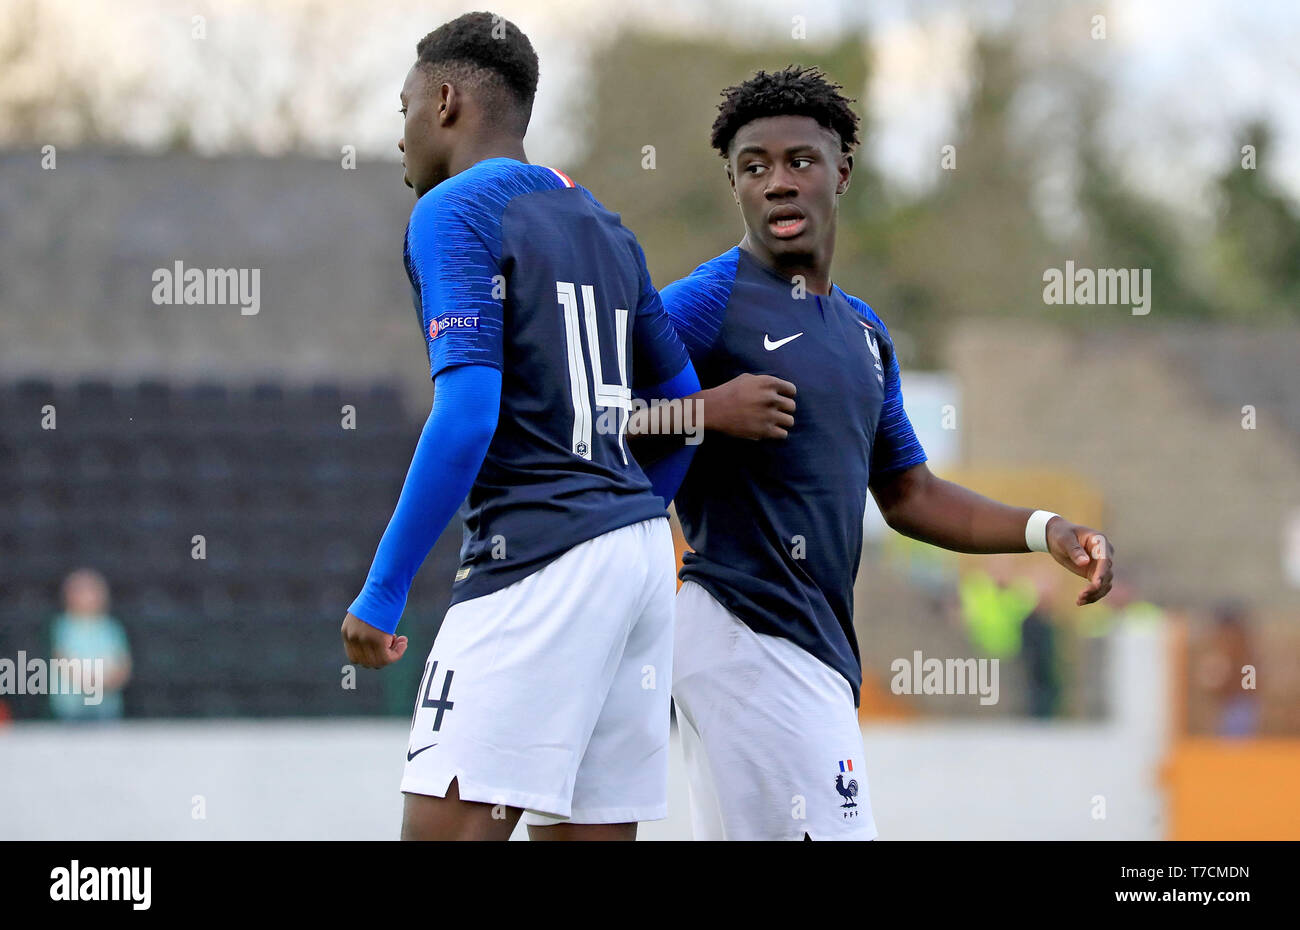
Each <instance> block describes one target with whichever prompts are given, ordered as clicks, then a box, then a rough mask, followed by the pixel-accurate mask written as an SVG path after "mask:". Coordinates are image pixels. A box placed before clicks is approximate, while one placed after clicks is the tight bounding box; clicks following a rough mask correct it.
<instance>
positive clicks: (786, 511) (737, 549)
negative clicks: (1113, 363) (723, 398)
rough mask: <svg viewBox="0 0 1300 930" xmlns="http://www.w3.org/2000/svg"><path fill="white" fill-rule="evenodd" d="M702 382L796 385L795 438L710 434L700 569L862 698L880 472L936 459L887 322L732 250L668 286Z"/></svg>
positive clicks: (757, 624)
mask: <svg viewBox="0 0 1300 930" xmlns="http://www.w3.org/2000/svg"><path fill="white" fill-rule="evenodd" d="M662 296H663V302H664V306H665V308H666V309H667V311H668V314H669V316H670V317H671V319H672V321H673V324H674V326H675V327H676V329H677V332H678V334H679V335H680V336H681V337H682V340H683V341H684V342H685V343H686V347H687V349H688V351H689V352H690V356H691V361H692V362H693V363H694V364H695V370H696V373H697V374H698V375H699V379H700V384H701V385H702V386H703V387H705V388H709V387H715V386H717V385H719V384H722V383H724V382H726V381H729V380H731V379H732V378H734V377H736V376H737V375H741V374H744V373H746V372H752V373H754V374H770V375H775V376H776V377H778V378H783V379H785V380H786V381H790V382H792V383H793V384H794V385H795V388H796V389H797V392H798V393H797V395H796V397H795V405H796V410H795V415H794V427H793V428H792V429H791V430H790V431H789V436H787V437H786V438H785V439H774V440H759V441H753V440H747V439H735V438H732V437H730V436H724V435H721V434H718V433H709V434H708V436H707V437H706V439H705V441H704V442H703V443H701V444H700V446H699V448H698V449H697V450H696V453H695V461H694V463H693V464H692V465H691V469H690V471H689V472H688V473H687V475H686V480H685V482H684V483H683V484H682V488H681V490H680V491H678V493H677V498H676V502H677V515H678V517H679V518H680V520H681V523H682V529H683V530H684V532H685V534H686V541H687V542H688V543H689V544H690V546H691V549H692V550H693V551H690V552H687V553H686V556H685V558H684V564H683V567H682V571H681V577H682V579H683V580H689V581H694V582H696V583H697V584H699V585H701V586H702V587H704V588H705V589H706V590H708V591H709V593H710V594H712V595H713V596H714V597H715V598H716V599H717V600H718V601H719V602H720V603H721V604H722V605H723V606H725V607H726V608H727V609H728V610H730V611H731V612H732V613H733V614H735V615H736V617H738V618H739V619H740V620H741V621H743V622H744V623H746V624H747V625H748V626H750V627H751V628H752V629H754V630H755V631H757V632H759V633H766V634H770V635H774V636H781V637H784V638H786V639H789V640H791V641H793V642H794V643H796V644H797V645H798V646H800V647H801V648H803V649H805V650H807V651H808V652H809V653H811V654H812V655H814V656H816V657H817V658H819V659H821V660H822V661H823V662H825V663H826V664H827V665H829V666H830V667H832V668H834V669H835V670H836V671H838V672H840V673H841V674H842V675H843V676H844V677H845V678H846V679H848V682H849V684H850V686H851V687H852V688H853V697H854V701H855V702H856V701H857V700H858V694H859V688H860V685H861V681H862V668H861V662H860V658H859V653H858V643H857V638H856V636H855V635H854V631H853V583H854V580H855V579H856V578H857V573H858V561H859V559H860V557H861V550H862V520H863V514H864V511H865V507H866V499H867V494H868V487H867V485H868V482H869V480H870V479H871V477H872V476H873V475H880V474H884V473H887V472H889V471H893V470H896V469H900V468H909V467H911V466H913V465H916V464H918V463H920V462H923V461H925V452H924V451H923V450H922V448H921V444H920V442H919V441H918V440H917V438H916V433H915V432H914V431H913V429H912V424H911V423H910V422H909V421H908V418H907V414H906V413H904V411H903V395H902V390H901V387H900V381H899V378H900V376H899V368H898V359H897V356H896V354H895V352H894V346H893V342H892V341H891V340H890V338H889V331H888V330H887V329H886V328H885V324H884V323H883V322H882V321H881V319H880V318H879V317H878V316H876V314H875V313H874V312H873V311H872V309H871V308H870V307H868V306H867V305H866V304H865V303H863V302H862V301H861V300H858V299H857V298H856V297H851V296H849V295H848V294H846V293H844V292H843V291H842V290H840V289H839V288H838V287H832V288H831V294H830V295H829V296H826V297H822V296H819V295H816V294H804V295H803V296H797V295H796V292H795V288H794V286H793V285H792V284H791V282H790V281H788V280H787V279H785V278H783V277H781V276H780V275H779V274H777V272H775V271H774V270H772V269H770V268H768V267H767V266H766V265H763V264H762V263H761V262H759V261H758V260H757V259H756V258H754V257H753V256H752V255H751V254H750V253H749V252H747V251H745V250H744V249H741V248H739V247H737V248H733V249H731V250H729V251H727V252H725V253H723V254H722V255H720V256H718V257H717V258H715V259H713V260H712V261H709V262H706V263H705V264H703V265H701V266H700V267H699V268H697V269H695V271H694V272H693V273H691V274H690V275H689V276H687V277H685V278H683V279H681V280H680V281H676V282H674V283H672V284H670V285H668V286H667V287H666V288H664V289H663V291H662Z"/></svg>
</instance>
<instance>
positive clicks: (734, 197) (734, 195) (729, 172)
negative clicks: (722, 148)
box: [723, 159, 740, 206]
mask: <svg viewBox="0 0 1300 930" xmlns="http://www.w3.org/2000/svg"><path fill="white" fill-rule="evenodd" d="M723 167H724V168H726V170H727V183H728V184H730V185H731V199H732V200H734V201H736V206H740V195H739V194H737V193H736V175H735V173H734V172H733V171H732V170H731V159H727V163H726V165H724V166H723Z"/></svg>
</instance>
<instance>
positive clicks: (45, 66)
mask: <svg viewBox="0 0 1300 930" xmlns="http://www.w3.org/2000/svg"><path fill="white" fill-rule="evenodd" d="M19 2H20V0H6V8H7V10H13V9H14V8H15V6H14V4H16V3H19ZM484 5H487V6H490V7H491V8H492V9H493V10H494V11H496V12H500V13H501V14H503V15H505V16H507V17H509V18H511V19H513V20H514V21H515V22H516V23H518V24H519V25H520V26H521V28H523V29H524V31H525V32H527V33H528V35H529V36H530V38H531V39H532V40H533V42H534V44H535V45H536V47H537V50H538V54H539V56H540V58H541V62H542V84H541V88H540V90H539V95H538V102H537V109H536V114H535V117H534V120H533V125H532V130H531V131H530V133H529V138H528V145H529V151H530V153H531V154H532V156H533V157H534V158H536V159H538V160H543V161H550V162H554V163H557V164H563V163H565V162H568V161H571V160H572V159H574V158H575V157H576V156H577V155H578V154H579V153H580V151H581V148H582V145H583V141H582V134H583V131H584V125H585V124H584V121H583V118H582V115H583V106H584V102H585V100H586V89H585V83H586V74H587V72H586V63H587V61H588V59H589V56H590V55H591V54H592V50H593V49H595V48H597V47H599V45H600V43H602V42H604V41H606V40H608V39H609V38H610V37H611V36H612V35H613V34H614V33H615V32H616V31H617V29H619V28H620V27H625V26H628V25H631V26H633V27H634V28H638V29H645V30H651V31H663V32H672V33H679V34H686V35H692V36H696V37H698V36H702V35H704V36H712V37H716V38H717V39H720V40H723V41H728V42H735V43H741V44H750V43H764V44H767V43H771V42H788V43H789V45H790V48H791V55H790V56H789V57H790V59H791V60H795V59H797V57H798V50H799V48H801V47H803V46H802V45H801V44H800V42H801V41H802V42H803V43H807V44H820V43H823V42H827V41H832V40H833V39H834V38H835V37H836V36H838V35H839V34H840V33H841V32H842V31H843V30H844V29H846V28H848V27H851V26H854V25H856V24H862V23H863V22H864V21H865V24H866V25H868V26H869V27H870V36H871V42H872V44H873V45H874V51H875V62H876V74H875V81H874V83H873V85H872V87H871V92H870V97H869V100H870V104H871V109H872V117H873V123H872V126H871V135H870V137H869V140H868V153H869V155H870V157H872V158H873V159H874V160H875V161H876V162H877V163H878V164H879V166H880V168H881V170H882V171H883V172H884V173H885V175H886V177H887V179H888V180H889V181H890V183H891V184H892V185H894V187H895V188H897V189H898V190H900V191H904V192H911V191H916V190H920V189H924V187H925V186H926V185H928V184H930V183H933V181H934V180H935V179H936V178H937V177H938V150H939V148H940V146H942V145H944V144H946V143H947V142H950V141H954V138H953V136H954V125H953V121H954V117H955V114H956V113H957V112H958V110H959V108H960V106H961V104H962V102H963V100H964V99H965V96H966V94H967V93H968V92H969V90H970V86H969V84H970V82H969V52H970V47H971V42H972V38H973V36H974V35H975V33H976V31H977V30H978V29H980V28H986V27H990V26H993V27H996V26H1012V27H1015V28H1014V31H1015V32H1016V34H1017V35H1018V36H1019V39H1020V42H1021V45H1022V50H1023V52H1024V54H1025V55H1026V58H1027V60H1028V61H1029V63H1030V65H1031V66H1032V67H1035V68H1040V69H1043V68H1045V69H1050V68H1052V67H1053V66H1054V61H1055V60H1066V59H1068V60H1070V61H1071V62H1073V63H1075V64H1077V65H1079V66H1081V67H1084V68H1087V69H1090V70H1091V71H1093V72H1094V73H1096V74H1097V75H1098V76H1100V77H1101V78H1103V79H1104V80H1105V81H1106V82H1107V83H1108V85H1109V91H1110V98H1111V99H1110V106H1109V107H1108V109H1107V111H1106V116H1105V122H1104V130H1105V131H1104V143H1105V144H1106V146H1107V147H1108V148H1109V149H1110V150H1111V151H1112V152H1113V153H1114V154H1116V155H1117V156H1119V157H1120V160H1121V163H1122V164H1123V166H1124V168H1125V170H1127V171H1129V172H1131V173H1132V176H1133V178H1134V180H1135V181H1136V182H1137V183H1140V184H1141V185H1143V187H1144V189H1149V190H1150V191H1151V192H1152V193H1154V194H1156V195H1158V196H1161V197H1163V198H1164V199H1166V200H1170V201H1176V202H1180V203H1187V204H1189V205H1191V206H1193V207H1196V206H1198V205H1200V206H1202V207H1203V206H1204V204H1202V203H1201V202H1200V201H1199V199H1198V198H1199V197H1200V195H1201V193H1202V192H1203V185H1204V181H1205V179H1206V178H1207V177H1209V176H1210V175H1212V174H1213V173H1215V172H1218V171H1220V170H1222V169H1223V167H1224V165H1225V160H1226V159H1230V158H1231V159H1233V160H1234V161H1235V157H1234V156H1233V155H1232V153H1234V152H1235V151H1236V144H1235V136H1234V135H1233V132H1234V130H1235V129H1237V128H1238V127H1239V126H1240V125H1242V124H1243V123H1244V122H1245V121H1246V120H1247V119H1248V118H1249V117H1251V116H1254V115H1262V116H1266V117H1268V118H1269V119H1270V120H1271V122H1272V123H1273V124H1274V125H1275V127H1276V129H1277V130H1278V133H1279V135H1278V139H1277V140H1276V141H1277V145H1276V151H1275V153H1274V157H1273V159H1272V161H1273V163H1272V164H1264V165H1261V166H1260V167H1261V168H1262V169H1264V170H1267V171H1269V172H1270V174H1271V175H1272V176H1273V177H1275V178H1277V179H1278V180H1279V181H1280V182H1282V183H1283V184H1284V185H1286V187H1287V188H1288V189H1289V190H1290V191H1291V192H1292V193H1293V195H1295V196H1296V197H1297V198H1298V199H1300V157H1297V150H1298V147H1300V105H1297V101H1300V3H1294V2H1290V0H1274V2H1258V0H1252V2H1250V3H1242V2H1234V0H1190V2H1179V0H1128V2H1123V0H1120V2H1112V3H1077V2H1064V0H1063V2H1059V3H1051V2H1044V0H1028V2H1025V3H1020V4H1017V3H1013V2H1010V0H984V2H966V0H921V2H905V0H886V2H870V3H868V2H866V0H851V2H850V0H817V2H812V0H805V2H788V0H787V2H782V0H745V2H739V0H712V2H708V0H653V2H647V3H640V2H624V0H494V2H492V3H490V4H486V3H485V2H481V0H480V2H470V3H456V2H438V0H419V2H415V0H368V2H366V3H364V4H361V3H354V2H349V0H196V2H192V3H179V2H176V0H40V4H39V7H40V10H41V13H40V16H41V26H40V28H39V29H35V30H33V28H32V25H31V23H30V22H29V21H28V17H27V16H15V15H13V14H12V13H11V12H7V13H4V14H0V48H4V47H6V46H7V45H9V44H10V43H12V42H13V41H14V40H15V38H16V35H15V30H20V31H21V32H20V34H21V35H23V36H26V37H28V38H30V39H31V40H32V41H34V42H35V43H37V45H36V47H35V49H34V50H33V51H32V52H31V53H30V54H28V55H26V56H24V57H23V58H22V59H21V60H20V61H19V63H18V65H17V66H10V67H9V68H8V70H7V71H6V73H4V74H3V75H0V78H2V79H0V104H7V103H10V102H12V101H14V100H21V99H32V98H33V95H35V97H36V98H38V99H45V97H44V96H41V95H42V94H45V95H48V93H49V90H48V89H49V88H51V87H54V86H57V87H66V86H68V85H69V84H76V85H77V86H81V87H85V88H87V89H88V90H87V93H88V94H89V97H90V100H91V102H92V105H93V106H94V107H95V108H96V110H97V112H100V113H101V114H102V115H103V118H104V119H105V120H106V122H107V123H108V124H109V125H110V126H111V128H112V130H113V132H114V134H118V135H120V136H122V137H124V138H125V139H127V140H128V141H129V142H130V143H132V144H135V145H139V146H142V147H145V148H156V147H160V146H162V145H164V144H165V143H166V141H167V134H168V133H169V132H170V129H169V127H171V126H174V125H175V124H176V122H177V121H178V120H180V121H184V122H186V123H188V124H189V126H190V129H191V133H192V144H193V145H194V146H195V147H196V148H197V149H199V150H200V151H203V152H212V153H215V152H221V151H226V150H229V149H230V148H232V147H238V148H244V149H247V148H249V147H252V148H254V149H255V150H258V151H262V152H264V153H267V154H274V153H277V152H280V151H284V150H285V149H286V148H292V147H300V146H301V145H303V144H305V145H307V146H308V147H312V148H314V150H316V151H319V152H322V153H324V152H330V151H337V148H338V146H341V145H343V144H353V145H356V146H357V147H358V149H359V150H360V151H361V152H362V154H363V155H369V156H380V157H385V158H392V159H394V160H396V158H397V151H396V147H395V143H396V140H397V137H398V134H399V132H400V125H401V123H400V117H399V115H398V113H397V91H398V89H399V88H400V85H401V81H402V78H403V77H404V75H405V71H406V69H407V67H408V66H409V64H410V62H411V60H412V59H413V53H414V43H415V41H416V40H417V39H418V38H419V37H420V36H421V35H423V34H424V32H426V31H428V30H429V29H431V28H433V27H434V26H436V25H437V24H438V23H439V22H442V21H445V20H446V19H450V18H452V17H453V16H455V15H458V14H459V13H461V12H464V11H465V10H469V9H476V8H481V7H483V6H484ZM1098 13H1100V14H1103V15H1105V16H1106V38H1105V39H1104V40H1097V39H1094V38H1093V37H1092V34H1091V33H1092V30H1093V24H1092V16H1093V15H1095V14H1098ZM194 15H201V16H203V17H204V25H205V27H206V36H205V38H203V39H195V38H193V36H192V31H193V28H194V25H193V20H192V17H193V16H194ZM795 17H803V21H802V22H803V27H804V29H805V30H806V35H807V38H806V39H803V40H795V39H793V38H791V30H792V28H793V26H794V23H795ZM1036 56H1037V57H1038V58H1039V60H1035V57H1036ZM1044 56H1048V57H1047V58H1046V60H1042V59H1043V57H1044ZM785 63H786V62H785V61H781V62H773V64H774V65H776V66H779V65H783V64H785ZM671 66H672V63H671V62H666V63H665V67H671ZM340 86H345V87H346V86H354V87H357V88H359V90H360V92H361V93H362V94H363V96H362V98H361V99H360V104H361V106H360V107H359V109H358V110H357V111H356V112H357V115H356V117H355V118H348V119H346V120H344V121H340V119H339V105H338V99H337V96H336V95H337V93H338V88H339V87H340ZM851 90H852V91H853V92H854V94H855V95H856V96H862V89H859V88H852V89H851ZM1027 96H1028V95H1027ZM268 99H270V100H274V99H283V100H286V101H288V103H287V105H288V106H290V107H291V108H292V109H293V111H294V115H295V118H294V119H293V120H284V119H279V118H277V117H276V116H275V114H274V113H270V112H266V111H267V101H268ZM1030 102H1031V103H1032V101H1030ZM61 105H62V103H61V98H60V97H58V96H56V97H55V98H54V102H53V105H52V106H51V107H50V112H49V114H48V127H49V133H50V134H51V135H52V136H53V137H54V138H53V139H52V140H51V141H56V142H57V141H64V140H63V138H62V135H61V134H62V133H65V132H66V129H67V120H66V119H64V118H62V117H61V111H60V106H61ZM41 112H42V113H44V112H45V108H44V107H42V110H41ZM1067 116H1068V115H1067ZM43 119H44V117H43ZM289 124H294V125H297V126H299V127H300V130H301V131H302V132H303V133H304V134H305V139H304V140H303V142H301V143H300V142H295V141H294V139H292V138H290V137H289V135H288V134H287V133H286V132H285V126H286V125H289ZM46 125H47V123H46V122H43V123H42V126H43V127H44V126H46ZM238 126H243V127H249V126H252V127H254V129H253V132H252V137H251V138H249V139H243V140H239V139H236V138H235V137H233V136H232V128H233V127H238ZM4 131H5V130H4V127H0V134H2V133H3V132H4ZM10 141H12V139H10Z"/></svg>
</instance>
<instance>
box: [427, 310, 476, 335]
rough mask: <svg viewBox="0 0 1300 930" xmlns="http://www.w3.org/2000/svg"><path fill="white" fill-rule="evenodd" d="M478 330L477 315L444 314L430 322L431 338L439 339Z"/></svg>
mask: <svg viewBox="0 0 1300 930" xmlns="http://www.w3.org/2000/svg"><path fill="white" fill-rule="evenodd" d="M477 329H478V314H477V313H444V314H442V316H437V317H434V318H433V319H432V320H430V321H429V338H430V339H437V338H438V337H439V336H445V335H446V334H447V333H450V332H474V331H475V330H477Z"/></svg>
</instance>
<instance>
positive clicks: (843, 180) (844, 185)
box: [835, 152, 853, 194]
mask: <svg viewBox="0 0 1300 930" xmlns="http://www.w3.org/2000/svg"><path fill="white" fill-rule="evenodd" d="M839 173H840V181H839V183H838V184H836V185H835V193H836V194H843V193H844V192H846V191H847V190H848V189H849V181H850V179H851V178H852V177H853V155H852V153H850V152H845V153H844V154H842V155H841V156H840V171H839Z"/></svg>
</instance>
